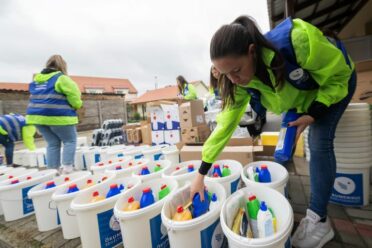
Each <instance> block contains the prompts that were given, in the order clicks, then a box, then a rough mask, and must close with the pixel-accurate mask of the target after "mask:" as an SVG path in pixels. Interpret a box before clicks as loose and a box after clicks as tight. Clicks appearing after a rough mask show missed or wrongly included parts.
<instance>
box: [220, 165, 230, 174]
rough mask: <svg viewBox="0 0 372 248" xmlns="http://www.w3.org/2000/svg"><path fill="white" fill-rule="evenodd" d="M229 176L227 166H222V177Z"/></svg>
mask: <svg viewBox="0 0 372 248" xmlns="http://www.w3.org/2000/svg"><path fill="white" fill-rule="evenodd" d="M230 175H231V169H230V167H229V166H228V165H226V164H225V165H224V166H223V169H222V177H227V176H230Z"/></svg>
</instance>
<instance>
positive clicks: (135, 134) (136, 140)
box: [132, 127, 142, 144]
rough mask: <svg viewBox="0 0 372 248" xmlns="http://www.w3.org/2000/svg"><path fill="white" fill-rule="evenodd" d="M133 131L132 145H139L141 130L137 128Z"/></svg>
mask: <svg viewBox="0 0 372 248" xmlns="http://www.w3.org/2000/svg"><path fill="white" fill-rule="evenodd" d="M132 130H133V143H134V144H140V143H141V142H142V135H141V128H140V127H137V128H136V129H132Z"/></svg>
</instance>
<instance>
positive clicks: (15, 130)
mask: <svg viewBox="0 0 372 248" xmlns="http://www.w3.org/2000/svg"><path fill="white" fill-rule="evenodd" d="M25 125H26V121H25V119H24V117H23V116H22V115H18V114H14V115H4V116H1V117H0V126H2V128H3V129H5V131H7V133H8V136H9V138H10V139H11V140H12V141H17V140H21V139H22V127H24V126H25Z"/></svg>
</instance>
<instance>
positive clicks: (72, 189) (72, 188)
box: [67, 183, 79, 194]
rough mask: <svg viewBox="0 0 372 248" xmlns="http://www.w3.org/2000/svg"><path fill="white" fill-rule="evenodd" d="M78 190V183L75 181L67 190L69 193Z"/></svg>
mask: <svg viewBox="0 0 372 248" xmlns="http://www.w3.org/2000/svg"><path fill="white" fill-rule="evenodd" d="M76 191H79V188H78V187H77V185H76V183H73V184H71V185H70V186H69V187H68V190H67V194H68V193H74V192H76Z"/></svg>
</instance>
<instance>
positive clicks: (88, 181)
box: [84, 179, 94, 189]
mask: <svg viewBox="0 0 372 248" xmlns="http://www.w3.org/2000/svg"><path fill="white" fill-rule="evenodd" d="M93 185H94V182H93V180H92V179H88V180H87V183H86V184H85V186H84V189H86V188H89V187H91V186H93Z"/></svg>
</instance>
